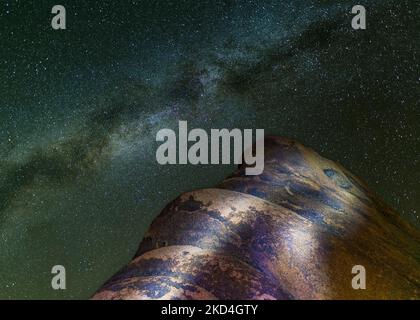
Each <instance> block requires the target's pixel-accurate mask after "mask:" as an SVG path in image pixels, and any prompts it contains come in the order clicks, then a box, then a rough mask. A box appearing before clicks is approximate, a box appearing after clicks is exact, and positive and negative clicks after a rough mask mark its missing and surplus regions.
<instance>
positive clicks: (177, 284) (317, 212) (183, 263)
mask: <svg viewBox="0 0 420 320" xmlns="http://www.w3.org/2000/svg"><path fill="white" fill-rule="evenodd" d="M265 146H266V150H265V169H264V173H263V174H261V175H259V176H245V166H241V167H240V168H239V169H238V171H237V172H236V173H235V174H233V175H232V176H230V177H228V178H227V179H226V180H225V181H223V182H222V183H221V184H220V185H219V186H218V187H217V188H216V189H205V190H197V191H193V192H189V193H185V194H183V195H181V196H180V197H178V198H177V199H176V200H174V201H173V202H172V203H170V204H169V205H168V206H167V207H166V208H165V209H164V210H163V211H162V213H161V214H160V215H159V216H158V217H157V218H156V219H155V220H154V222H153V223H152V225H151V227H150V229H149V231H148V232H147V234H146V235H145V237H144V239H143V241H142V242H141V244H140V247H139V250H138V252H137V254H136V257H135V258H134V260H133V261H132V262H131V263H130V264H129V265H128V266H127V267H125V268H124V269H123V270H121V271H120V272H119V273H118V274H117V275H115V276H114V277H113V278H111V279H110V280H109V281H108V282H107V283H106V284H105V285H104V286H103V288H101V289H100V290H99V291H98V293H96V294H95V295H94V297H93V298H94V299H420V235H419V232H418V230H416V229H414V228H412V227H411V226H409V225H408V224H407V223H406V222H405V221H403V220H402V219H400V217H399V216H398V214H396V213H395V212H394V211H393V210H392V209H391V208H389V207H387V206H386V205H385V204H384V203H383V202H382V201H381V200H380V199H378V197H377V196H376V195H375V194H373V193H372V192H371V191H369V189H368V188H367V187H366V186H365V185H364V183H363V182H361V181H360V180H359V179H358V178H356V177H355V176H353V175H352V174H351V173H349V172H348V171H347V170H345V169H344V168H342V167H341V166H340V165H337V164H336V163H334V162H332V161H330V160H327V159H325V158H323V157H321V156H320V155H318V154H317V153H315V152H314V151H312V150H311V149H308V148H306V147H304V146H302V145H301V144H299V143H297V142H294V141H291V140H288V139H284V138H278V137H266V141H265ZM355 265H362V266H364V267H365V268H366V285H367V287H366V290H354V289H353V288H352V285H351V281H352V278H353V277H354V275H353V274H352V273H351V271H352V268H353V266H355Z"/></svg>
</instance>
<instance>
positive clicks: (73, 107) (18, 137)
mask: <svg viewBox="0 0 420 320" xmlns="http://www.w3.org/2000/svg"><path fill="white" fill-rule="evenodd" d="M28 2H29V1H3V3H2V4H1V5H0V43H1V48H0V120H1V122H0V133H1V139H0V172H1V175H0V230H1V234H0V257H1V264H0V298H8V297H12V298H86V297H88V296H89V295H91V294H92V293H93V292H94V291H95V290H96V289H97V288H98V287H99V286H100V285H101V284H102V283H103V281H104V280H105V279H107V278H109V276H110V275H112V274H113V273H114V272H115V271H116V270H118V269H119V268H120V267H121V266H122V265H124V264H125V263H126V262H127V261H129V260H130V258H131V257H132V255H133V254H134V252H135V250H136V247H137V245H138V243H139V241H140V240H141V238H142V236H143V233H144V231H145V230H146V229H147V227H148V225H149V223H150V222H151V220H152V219H153V217H155V216H156V214H158V213H159V212H160V210H161V209H162V207H163V206H164V205H165V204H166V203H167V202H168V201H170V200H172V199H173V198H174V197H176V196H177V195H179V194H180V193H181V192H184V191H188V190H192V189H197V188H201V187H207V186H212V185H215V184H216V183H217V182H219V181H221V180H222V179H223V178H224V177H225V176H226V175H227V174H229V173H231V172H232V170H233V166H222V165H220V166H200V167H194V166H189V165H188V166H170V167H162V166H159V165H158V164H157V163H156V159H155V151H156V148H157V146H158V145H157V143H156V142H155V140H154V138H155V134H156V132H157V131H158V130H160V129H162V128H172V129H175V128H177V121H178V120H187V121H188V125H189V127H190V128H192V127H200V128H204V129H210V128H224V127H226V128H235V127H238V128H263V129H265V130H266V133H272V134H277V135H281V136H286V137H289V138H295V139H297V140H299V141H300V142H302V143H304V144H305V145H308V146H310V147H312V148H314V149H315V150H316V151H318V152H320V153H321V154H322V155H324V156H326V157H329V158H331V159H333V160H335V161H337V162H339V163H341V164H343V165H344V166H345V167H347V168H348V169H350V170H351V171H352V172H354V173H355V174H356V175H358V176H360V177H361V178H362V179H364V180H366V182H367V183H368V184H369V185H370V186H371V187H372V188H373V189H374V190H375V191H376V192H377V193H378V194H380V195H381V196H382V197H383V198H384V199H385V201H386V202H388V203H389V204H390V205H392V206H393V207H395V208H396V209H397V210H398V211H399V212H400V213H401V215H402V216H403V217H404V218H406V219H407V220H408V221H409V222H411V223H413V224H415V225H417V226H419V225H420V223H419V217H418V215H419V211H418V210H419V199H418V192H419V185H418V181H420V166H419V150H420V138H419V131H420V130H419V121H420V117H419V115H420V112H419V108H420V106H419V102H420V91H419V85H420V73H419V70H420V68H419V43H420V41H419V37H418V30H419V22H418V16H419V15H420V12H419V6H417V5H416V4H415V2H414V1H411V2H410V1H365V2H364V5H365V6H366V8H367V11H368V20H367V21H368V25H367V30H365V31H355V30H353V29H352V28H351V18H352V15H351V13H350V12H351V8H352V6H353V5H355V4H357V3H353V2H350V1H344V2H343V1H342V2H340V4H336V3H335V2H332V1H278V0H276V1H220V0H216V1H214V0H212V1H187V0H185V1H150V2H149V1H147V3H146V1H124V4H122V3H121V4H119V3H117V2H115V3H113V4H102V3H100V4H97V5H94V2H93V1H89V2H86V1H85V2H83V1H71V4H68V5H66V4H64V5H65V6H66V9H67V14H68V19H67V20H68V21H67V28H68V29H67V30H61V31H54V30H52V29H51V26H50V21H51V17H52V15H51V14H50V12H51V7H52V6H53V5H54V4H55V3H49V1H45V2H43V3H42V5H41V4H38V3H35V2H34V3H33V4H29V3H28ZM56 264H62V265H64V266H65V267H66V270H67V273H68V290H66V291H63V292H57V291H54V290H51V287H50V279H51V274H50V271H51V267H52V266H53V265H56Z"/></svg>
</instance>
